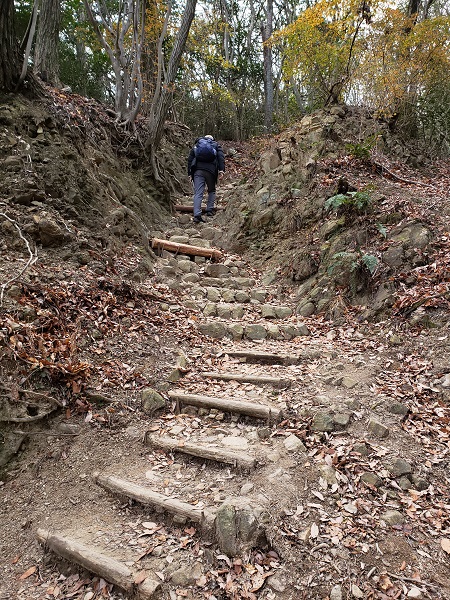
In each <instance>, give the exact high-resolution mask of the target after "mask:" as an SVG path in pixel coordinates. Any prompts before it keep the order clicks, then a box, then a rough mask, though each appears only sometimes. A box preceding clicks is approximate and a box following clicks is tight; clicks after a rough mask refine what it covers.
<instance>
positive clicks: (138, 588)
mask: <svg viewBox="0 0 450 600" xmlns="http://www.w3.org/2000/svg"><path fill="white" fill-rule="evenodd" d="M36 537H37V539H38V540H39V541H40V542H41V543H42V544H45V545H46V546H48V547H49V548H50V550H52V551H53V552H55V553H56V554H59V556H61V557H62V558H64V559H66V560H68V561H70V562H73V563H76V564H77V565H79V566H80V567H83V569H87V570H88V571H90V572H91V573H94V574H95V575H98V576H99V577H102V578H103V579H105V581H109V582H110V583H112V584H114V585H117V586H118V587H119V588H121V589H122V590H124V591H125V592H127V593H128V594H133V598H139V600H150V599H151V598H154V595H155V592H156V591H157V590H158V589H159V587H160V582H159V581H157V578H156V576H154V575H151V574H149V575H148V576H147V577H146V578H145V579H144V581H142V583H139V584H135V580H136V576H137V575H138V573H139V571H133V570H131V569H130V568H128V567H127V566H126V565H125V564H124V563H123V562H121V561H119V560H117V559H115V558H112V557H110V556H107V555H106V554H103V553H101V552H99V551H98V550H96V549H94V548H93V547H92V546H91V545H89V546H87V545H85V544H82V543H81V542H78V541H76V540H75V539H73V538H71V537H66V536H64V535H60V534H56V533H51V532H50V531H47V530H45V529H38V530H37V532H36ZM134 593H135V594H136V595H134Z"/></svg>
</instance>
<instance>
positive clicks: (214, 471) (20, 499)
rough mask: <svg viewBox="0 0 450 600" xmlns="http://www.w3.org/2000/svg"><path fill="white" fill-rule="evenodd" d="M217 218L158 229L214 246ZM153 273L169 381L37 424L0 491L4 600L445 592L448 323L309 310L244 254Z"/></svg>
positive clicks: (183, 219)
mask: <svg viewBox="0 0 450 600" xmlns="http://www.w3.org/2000/svg"><path fill="white" fill-rule="evenodd" d="M219 223H220V216H218V217H216V218H215V219H214V220H212V221H209V222H208V223H205V224H202V225H200V226H195V227H194V226H193V225H192V224H191V222H190V217H189V215H187V214H185V213H180V214H179V217H178V218H177V219H173V220H172V223H171V225H170V227H169V228H168V230H167V231H166V232H164V234H165V238H166V239H170V240H171V241H172V242H174V243H178V244H190V245H193V246H202V247H210V246H211V247H220V239H221V237H222V233H221V228H220V226H219ZM153 277H154V281H155V282H158V283H159V284H162V285H164V286H166V288H165V289H166V290H167V297H166V300H167V302H168V304H167V306H164V307H162V305H160V308H161V309H164V310H166V311H168V313H170V314H172V315H174V314H178V315H179V321H180V340H179V341H180V347H179V355H178V358H177V360H176V364H173V371H172V372H171V373H170V376H169V377H168V379H169V383H164V382H163V381H159V382H158V385H156V386H155V388H157V390H158V393H151V392H150V391H148V392H147V396H146V401H147V403H146V404H145V411H146V413H147V414H145V412H144V411H143V410H142V407H141V406H140V405H139V404H138V403H136V402H135V401H132V400H130V401H129V402H126V401H124V399H123V398H121V399H120V402H118V403H117V405H116V406H115V408H114V410H115V411H116V412H117V413H118V414H121V415H125V416H123V417H122V419H119V420H118V421H115V424H114V426H112V427H108V426H107V424H105V423H102V422H101V420H99V421H97V422H96V421H95V419H93V420H92V421H91V420H88V419H86V418H78V419H77V418H75V417H72V418H71V419H69V420H66V419H65V418H63V415H60V416H58V417H57V418H56V419H55V420H54V421H53V422H52V428H51V429H50V430H49V431H48V432H47V433H45V434H43V435H40V434H37V435H35V437H34V438H33V456H34V457H35V458H34V460H33V461H29V460H28V462H27V461H25V463H23V466H22V468H21V470H20V473H19V474H18V476H17V477H15V478H12V479H10V480H9V481H7V482H5V483H4V484H3V486H2V488H1V495H2V502H1V509H0V510H1V520H2V523H3V524H4V525H3V527H2V542H1V552H2V556H3V561H2V562H3V566H2V583H1V584H0V598H1V599H2V600H6V599H13V598H14V599H18V600H25V599H26V600H29V599H32V598H36V599H38V598H39V599H41V598H42V599H43V598H48V599H53V598H77V599H84V600H90V599H91V598H100V597H110V598H131V597H134V596H133V594H136V595H137V597H140V598H162V599H170V600H177V599H181V598H191V599H199V598H208V599H209V600H214V599H217V600H219V599H225V598H236V599H238V598H239V599H241V598H250V599H252V598H261V599H263V598H264V599H267V600H274V599H275V598H276V599H277V600H294V599H299V598H308V599H311V600H313V599H314V600H315V599H317V600H319V599H321V600H325V599H326V598H328V599H331V600H339V599H340V598H367V599H369V598H370V599H372V598H380V599H382V598H436V599H438V598H448V597H449V596H450V587H449V583H448V582H449V566H448V554H447V552H449V547H448V545H449V544H450V541H449V539H448V538H450V531H449V521H448V509H449V504H448V479H447V469H446V455H447V452H448V446H447V443H446V441H447V440H448V435H447V437H445V435H444V434H445V431H443V430H444V429H446V427H447V425H446V423H447V418H448V411H447V408H446V405H445V404H444V403H443V402H442V390H443V389H444V388H443V385H444V384H445V381H443V379H442V377H443V376H442V373H441V372H439V371H438V372H436V369H433V362H432V361H433V359H434V358H435V357H438V356H439V354H440V353H443V352H444V351H445V348H446V347H447V332H438V333H433V332H432V333H426V334H424V333H423V332H421V331H417V332H415V333H414V335H413V336H411V337H409V338H406V336H405V337H404V338H403V339H400V340H398V339H395V340H394V339H393V334H392V331H390V329H389V326H388V324H383V323H382V324H379V325H377V326H373V327H371V326H368V325H361V326H359V327H358V326H355V327H352V326H350V325H349V326H343V327H332V326H331V325H330V324H329V323H327V322H323V321H322V320H321V319H320V318H315V319H302V318H300V317H298V316H297V315H296V314H295V310H294V305H295V300H296V299H295V297H294V296H291V295H290V294H289V292H287V291H285V290H282V289H280V288H279V287H278V285H277V283H276V282H272V283H270V282H268V281H267V279H264V277H262V276H261V274H260V273H258V272H256V271H255V270H254V269H252V268H251V267H250V266H249V265H248V264H246V263H245V261H244V260H243V259H242V258H241V257H239V256H231V255H226V256H225V258H224V260H222V261H221V262H217V263H214V262H210V261H208V260H207V259H205V258H199V257H197V258H196V259H195V260H190V259H189V257H187V256H185V255H182V254H177V253H175V254H174V253H167V252H163V253H162V256H161V257H160V258H159V259H158V261H157V265H156V268H155V274H154V276H153ZM172 293H173V296H172ZM186 328H189V330H190V331H191V330H192V331H194V332H195V334H192V337H191V340H190V344H189V346H186V344H185V343H183V339H182V335H181V331H184V330H185V329H186ZM148 342H149V343H150V341H149V340H148ZM152 343H154V342H152ZM141 349H145V342H144V344H143V346H142V348H141ZM159 360H160V361H161V362H164V361H167V358H166V356H165V354H164V352H163V351H161V353H160V356H159ZM444 380H445V377H444ZM444 387H445V386H444ZM155 392H156V390H155ZM112 396H114V393H112ZM161 399H163V400H164V407H161V406H159V408H158V404H159V403H161ZM152 407H156V409H155V412H153V414H150V413H152V410H153V408H152ZM100 412H101V409H100V408H98V413H100ZM102 414H103V413H102ZM436 419H437V420H436ZM440 428H442V430H441V429H440ZM28 458H29V455H28ZM148 490H151V492H152V493H151V494H150V493H148ZM138 500H139V501H138ZM5 523H7V525H6V526H5ZM38 530H39V531H40V533H39V535H40V537H41V538H46V537H47V536H48V535H51V536H54V537H53V539H49V540H48V541H49V545H50V547H52V546H53V547H54V549H58V548H59V552H60V553H61V552H62V553H63V555H65V558H66V559H69V560H68V562H67V561H66V562H61V560H59V559H57V554H55V553H54V552H51V551H49V552H48V551H46V550H44V549H43V546H42V545H41V544H39V543H38V541H37V539H36V532H37V531H38ZM58 536H59V538H58ZM74 541H76V542H77V543H79V544H81V545H82V546H80V547H79V548H78V549H76V548H75V549H74V543H73V542H74ZM62 547H63V549H62V550H61V548H62ZM80 556H84V558H80ZM107 558H109V559H114V560H115V561H119V562H115V563H111V562H108V560H107ZM76 562H78V563H81V564H84V565H85V566H88V567H89V569H90V571H91V574H88V573H87V572H85V571H83V570H79V569H78V567H77V566H75V563H76ZM92 572H93V574H94V577H93V576H92ZM114 578H116V582H117V583H120V584H121V586H122V591H121V590H120V588H118V587H114V588H113V587H112V586H111V585H110V582H111V581H114V580H115V579H114ZM124 589H125V591H124ZM108 594H109V596H108Z"/></svg>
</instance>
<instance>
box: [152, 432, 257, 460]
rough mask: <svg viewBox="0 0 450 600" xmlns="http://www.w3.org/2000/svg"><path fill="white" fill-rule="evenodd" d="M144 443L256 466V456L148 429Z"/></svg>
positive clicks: (211, 458) (208, 458)
mask: <svg viewBox="0 0 450 600" xmlns="http://www.w3.org/2000/svg"><path fill="white" fill-rule="evenodd" d="M144 441H145V444H146V445H147V446H151V447H154V448H160V449H161V450H167V451H169V452H181V453H183V454H188V455H189V456H196V457H197V458H205V459H207V460H213V461H216V462H219V463H225V464H228V465H233V466H235V467H243V468H245V469H253V468H254V467H255V466H256V458H255V457H252V456H250V455H249V454H243V453H240V452H235V451H231V450H226V449H225V448H217V446H215V447H210V446H206V445H203V444H200V443H196V442H187V441H184V440H179V439H175V438H170V437H167V436H157V435H152V434H151V433H150V432H149V431H147V432H146V434H145V440H144Z"/></svg>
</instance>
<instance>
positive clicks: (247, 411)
mask: <svg viewBox="0 0 450 600" xmlns="http://www.w3.org/2000/svg"><path fill="white" fill-rule="evenodd" d="M169 397H170V398H171V399H172V400H176V401H177V403H180V404H187V405H188V406H197V407H200V408H215V409H217V410H220V411H221V412H233V413H239V414H241V415H247V416H250V417H255V418H257V419H265V420H267V421H270V422H271V421H278V420H280V419H281V418H282V416H283V415H282V412H281V410H280V409H278V408H276V407H275V406H269V405H267V404H256V403H255V402H246V401H242V400H231V399H229V398H212V397H211V396H200V395H196V394H184V393H181V392H176V391H172V392H169Z"/></svg>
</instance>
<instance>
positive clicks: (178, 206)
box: [174, 204, 225, 213]
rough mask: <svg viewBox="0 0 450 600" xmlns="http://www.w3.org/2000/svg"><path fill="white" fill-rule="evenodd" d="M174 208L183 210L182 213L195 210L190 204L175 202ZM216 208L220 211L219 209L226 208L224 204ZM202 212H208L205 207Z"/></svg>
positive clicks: (178, 210) (179, 210)
mask: <svg viewBox="0 0 450 600" xmlns="http://www.w3.org/2000/svg"><path fill="white" fill-rule="evenodd" d="M174 208H175V210H176V211H177V212H182V213H193V212H194V207H193V206H189V204H175V206H174ZM214 210H215V211H218V210H225V209H224V207H223V206H216V207H215V209H214ZM202 212H203V213H205V212H206V208H205V207H203V208H202Z"/></svg>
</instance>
